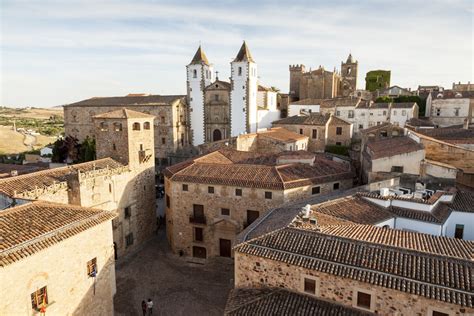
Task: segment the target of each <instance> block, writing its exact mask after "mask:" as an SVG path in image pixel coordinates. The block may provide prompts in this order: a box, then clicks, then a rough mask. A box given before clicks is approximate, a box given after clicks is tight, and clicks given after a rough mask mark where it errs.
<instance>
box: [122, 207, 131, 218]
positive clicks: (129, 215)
mask: <svg viewBox="0 0 474 316" xmlns="http://www.w3.org/2000/svg"><path fill="white" fill-rule="evenodd" d="M123 212H124V215H125V218H130V217H131V216H132V208H131V207H130V206H128V207H126V208H125V209H124V210H123Z"/></svg>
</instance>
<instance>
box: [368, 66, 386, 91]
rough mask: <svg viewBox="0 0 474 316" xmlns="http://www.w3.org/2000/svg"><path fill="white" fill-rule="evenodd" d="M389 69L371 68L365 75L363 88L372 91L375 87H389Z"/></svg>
mask: <svg viewBox="0 0 474 316" xmlns="http://www.w3.org/2000/svg"><path fill="white" fill-rule="evenodd" d="M390 75H391V74H390V70H371V71H369V72H367V74H366V76H365V90H367V91H371V92H374V91H375V90H377V89H386V88H388V87H390Z"/></svg>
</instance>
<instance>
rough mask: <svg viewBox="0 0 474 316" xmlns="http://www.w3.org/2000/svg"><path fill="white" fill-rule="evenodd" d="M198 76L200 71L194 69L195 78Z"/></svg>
mask: <svg viewBox="0 0 474 316" xmlns="http://www.w3.org/2000/svg"><path fill="white" fill-rule="evenodd" d="M197 76H198V72H197V70H196V69H194V70H193V78H197Z"/></svg>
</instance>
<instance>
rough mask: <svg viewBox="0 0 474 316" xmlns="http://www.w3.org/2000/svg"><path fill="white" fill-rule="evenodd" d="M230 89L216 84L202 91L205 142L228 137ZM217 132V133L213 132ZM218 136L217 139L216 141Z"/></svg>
mask: <svg viewBox="0 0 474 316" xmlns="http://www.w3.org/2000/svg"><path fill="white" fill-rule="evenodd" d="M229 114H230V89H229V88H228V87H227V86H224V85H223V84H220V83H217V84H213V85H211V86H210V87H208V88H207V89H206V90H205V91H204V132H205V141H206V142H213V141H219V140H222V139H226V138H229V137H230V117H229ZM216 130H218V132H215V131H216ZM217 136H220V138H219V139H216V137H217Z"/></svg>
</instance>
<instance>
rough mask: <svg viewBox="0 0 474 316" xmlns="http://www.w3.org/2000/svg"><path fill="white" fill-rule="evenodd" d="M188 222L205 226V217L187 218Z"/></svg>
mask: <svg viewBox="0 0 474 316" xmlns="http://www.w3.org/2000/svg"><path fill="white" fill-rule="evenodd" d="M189 222H190V223H193V224H202V225H206V217H205V216H196V217H195V216H189Z"/></svg>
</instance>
